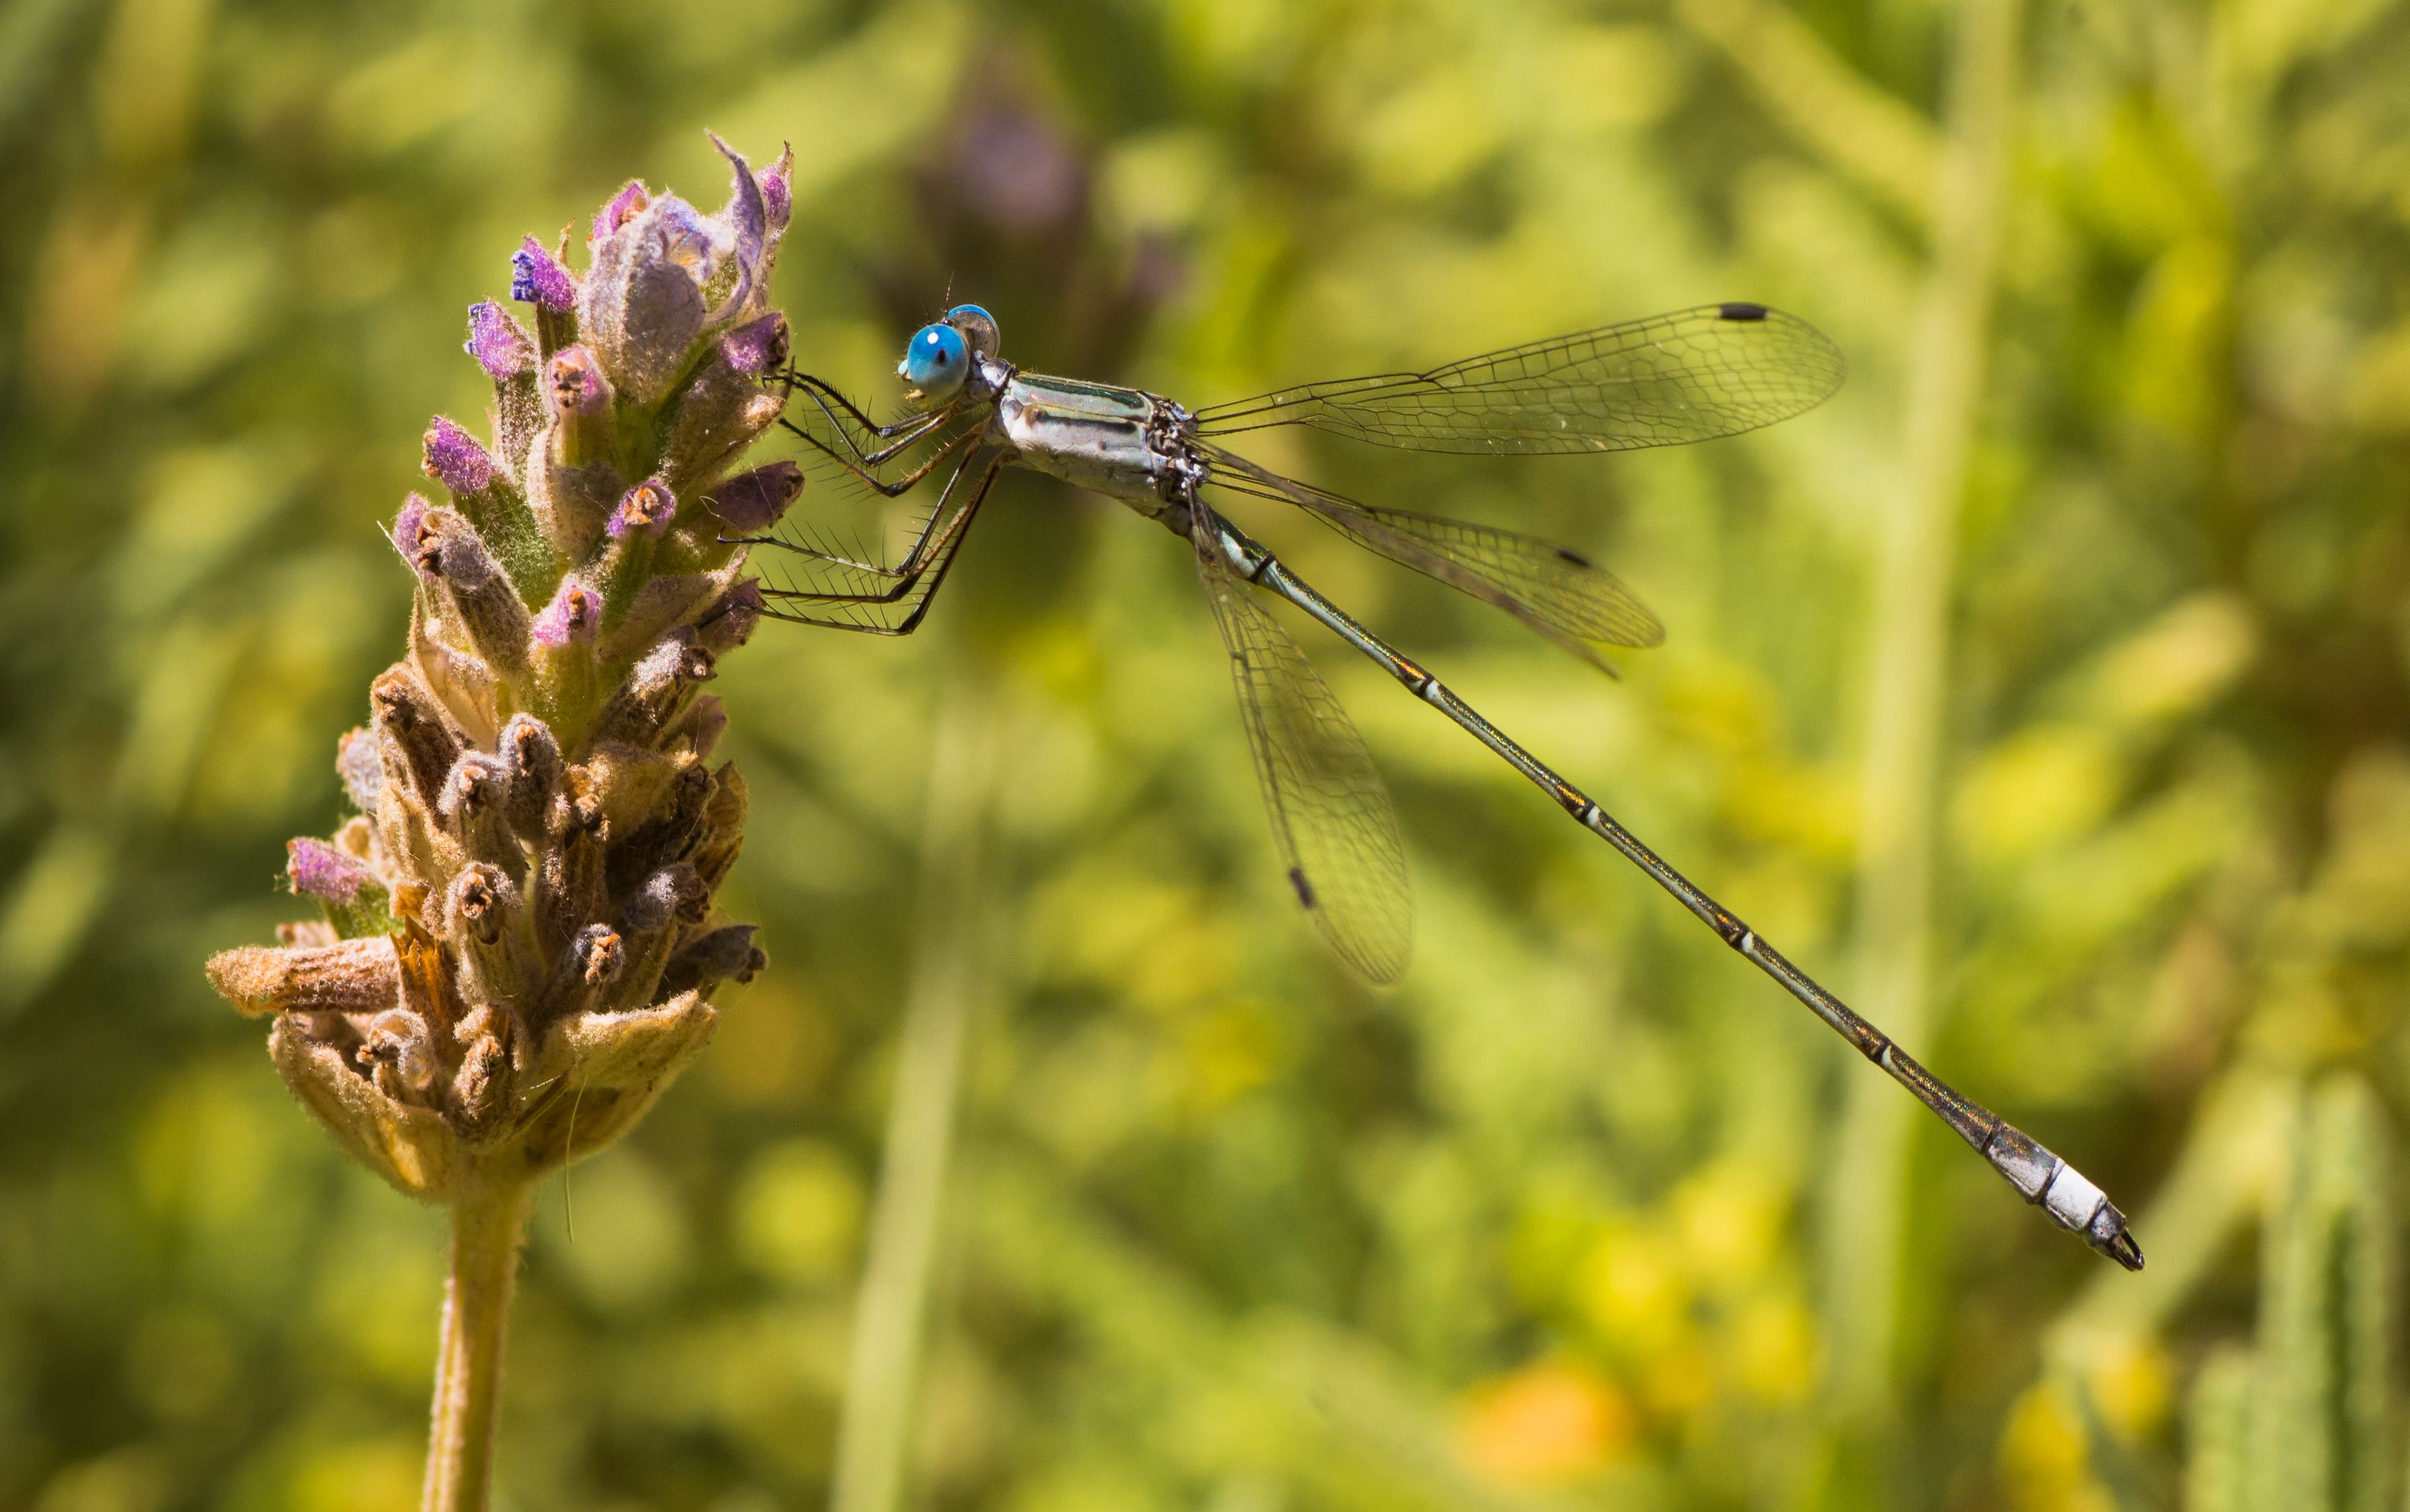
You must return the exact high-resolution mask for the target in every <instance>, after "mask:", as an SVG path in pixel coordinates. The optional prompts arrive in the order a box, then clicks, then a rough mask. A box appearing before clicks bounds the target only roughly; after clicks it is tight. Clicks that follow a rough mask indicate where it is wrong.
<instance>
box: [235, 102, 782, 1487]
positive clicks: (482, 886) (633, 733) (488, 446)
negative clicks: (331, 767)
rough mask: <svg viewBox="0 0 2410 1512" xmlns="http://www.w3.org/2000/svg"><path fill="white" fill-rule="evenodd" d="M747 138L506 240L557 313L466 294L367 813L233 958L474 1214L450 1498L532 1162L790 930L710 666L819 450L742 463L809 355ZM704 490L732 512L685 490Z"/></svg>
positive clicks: (410, 1157) (326, 1106) (496, 1378)
mask: <svg viewBox="0 0 2410 1512" xmlns="http://www.w3.org/2000/svg"><path fill="white" fill-rule="evenodd" d="M723 151H725V149H723ZM728 155H729V158H730V161H731V162H732V163H733V165H735V169H736V176H737V190H736V194H735V196H733V200H732V202H731V204H730V207H729V209H728V210H726V211H722V212H721V213H720V214H719V215H704V213H702V212H701V211H697V210H696V209H695V208H694V207H693V206H692V205H691V204H689V203H688V202H686V201H685V200H682V199H679V198H678V197H676V196H672V195H661V196H655V195H652V194H649V193H647V192H646V189H645V188H644V186H643V185H642V184H641V183H634V182H632V183H630V184H629V186H628V187H627V188H626V189H624V190H622V191H620V192H619V194H617V196H614V197H613V199H612V200H611V202H610V203H609V204H608V205H605V206H604V207H603V208H602V211H601V213H599V214H598V215H596V216H595V218H594V232H595V240H594V241H593V243H592V244H591V247H590V249H589V252H588V260H589V261H588V267H586V268H584V269H580V270H577V271H574V272H573V270H572V269H569V268H567V267H564V266H563V265H562V263H561V261H560V260H559V259H558V258H556V257H554V256H552V255H550V254H546V253H545V251H544V248H543V247H542V246H540V245H539V244H537V243H536V242H535V241H534V240H532V239H530V240H528V241H527V242H526V243H525V244H524V245H522V246H521V247H520V249H519V251H518V252H517V254H515V256H513V257H512V259H511V291H510V292H511V296H512V298H515V299H517V300H519V301H521V302H522V304H523V305H526V306H530V307H532V311H533V313H532V314H530V313H529V311H528V309H524V308H523V309H520V310H517V311H516V312H514V311H513V310H512V309H510V308H509V307H507V306H506V305H505V304H503V303H501V302H499V301H485V302H481V303H479V304H477V305H475V306H473V307H472V310H471V312H470V317H469V334H468V343H467V349H468V353H469V355H470V356H472V357H473V358H475V359H476V362H477V364H478V366H479V367H480V368H481V369H483V370H484V371H485V373H486V376H487V377H489V378H491V379H492V380H493V384H494V395H495V398H494V414H495V416H496V418H495V423H494V437H493V439H492V440H490V441H489V440H487V439H486V437H483V436H480V435H474V434H472V433H471V431H470V430H469V429H467V428H466V427H464V426H462V425H460V424H457V423H456V422H455V421H453V420H451V419H448V418H444V417H442V416H438V417H437V418H436V419H435V420H434V421H433V422H432V423H431V424H430V425H429V426H428V429H427V431H426V433H425V435H424V437H423V438H422V447H423V451H422V458H421V461H422V466H423V467H424V469H425V471H426V472H427V474H428V476H429V477H432V478H434V479H436V480H437V481H439V482H440V483H442V484H443V487H445V488H447V489H449V490H450V493H451V502H450V504H449V506H443V505H439V504H437V503H434V502H429V500H428V499H427V498H424V497H421V496H420V495H417V494H412V495H410V496H409V497H408V498H407V499H405V500H404V501H403V502H402V504H401V507H400V509H399V513H398V514H397V515H396V516H395V517H394V519H393V522H392V527H391V529H392V537H391V538H392V542H393V545H394V546H395V548H396V549H397V550H398V551H399V553H400V555H401V557H402V560H404V561H405V562H407V563H408V564H409V566H410V568H411V569H412V581H411V586H412V594H413V608H412V612H411V615H410V623H409V629H408V632H407V635H406V637H405V638H404V640H403V643H402V644H403V647H404V649H403V654H402V657H401V660H399V661H397V662H396V663H394V664H393V665H392V666H391V667H388V668H387V669H386V670H385V672H384V673H382V674H381V675H379V676H378V677H377V678H376V679H375V681H374V682H373V683H372V684H371V685H370V689H369V698H368V705H369V722H368V725H367V727H366V728H364V729H360V730H355V731H353V732H351V733H350V734H347V735H345V736H344V737H343V738H342V741H341V746H340V755H339V759H338V769H339V771H340V773H341V777H342V780H343V790H344V792H346V793H347V794H348V795H349V797H350V799H351V801H352V803H353V805H354V806H355V807H357V808H358V809H359V810H360V812H359V813H358V814H356V815H355V816H354V817H352V818H350V819H348V820H347V821H344V823H343V824H342V825H341V827H340V828H339V829H338V830H337V831H336V833H335V835H334V836H332V837H331V838H317V837H312V836H302V837H299V838H297V839H295V840H294V841H293V842H292V844H291V846H290V847H289V849H288V850H287V853H286V859H285V868H286V874H287V877H288V879H289V880H290V881H291V884H292V888H293V891H294V893H295V894H298V896H300V897H303V898H307V899H310V900H312V903H313V904H314V905H315V906H316V907H317V909H318V910H319V911H320V913H321V914H322V917H319V918H315V919H310V920H306V921H303V922H300V923H293V924H288V925H286V926H284V927H283V928H282V929H280V930H279V931H278V937H277V938H278V939H279V941H280V943H278V944H274V945H259V946H244V947H240V948H237V949H234V950H229V951H225V952H220V953H219V954H218V955H217V956H215V957H214V958H213V959H212V960H211V962H210V964H209V967H208V973H209V978H210V981H211V984H212V985H214V986H215V987H216V988H217V990H218V991H219V992H220V993H221V994H222V995H223V996H225V997H226V998H227V999H228V1000H229V1001H230V1002H232V1003H233V1004H234V1005H235V1006H236V1007H237V1008H238V1009H239V1010H241V1011H242V1012H245V1013H250V1014H254V1015H260V1016H265V1017H267V1018H269V1019H270V1020H271V1021H272V1023H273V1025H274V1026H273V1028H272V1029H271V1030H270V1031H269V1037H268V1049H269V1056H270V1058H271V1059H272V1060H273V1061H274V1063H275V1066H276V1069H277V1072H278V1074H279V1075H280V1076H282V1077H283V1080H284V1083H285V1084H286V1085H287V1086H288V1087H289V1088H290V1089H291V1090H292V1092H293V1094H294V1096H295V1098H297V1099H298V1101H299V1102H300V1103H301V1105H302V1107H303V1108H304V1109H305V1110H306V1111H307V1112H309V1113H310V1115H311V1116H312V1118H314V1119H315V1120H317V1122H318V1123H319V1124H320V1125H322V1126H323V1127H325V1128H326V1130H327V1133H328V1134H329V1135H330V1136H332V1137H333V1139H334V1140H335V1141H336V1142H337V1143H338V1144H339V1145H340V1146H341V1148H342V1149H343V1150H344V1151H345V1152H346V1153H347V1154H349V1155H350V1156H353V1157H354V1158H355V1159H357V1160H359V1161H360V1162H361V1163H362V1164H364V1165H366V1166H368V1167H369V1168H370V1170H375V1171H376V1172H377V1173H378V1174H380V1175H382V1176H384V1177H385V1179H386V1180H387V1181H389V1182H391V1183H392V1184H393V1185H395V1186H397V1187H399V1188H400V1189H401V1190H402V1191H404V1192H406V1193H408V1194H410V1195H412V1196H414V1197H417V1198H420V1199H426V1200H428V1201H431V1202H440V1203H443V1204H445V1205H447V1206H449V1207H450V1208H451V1210H452V1223H453V1243H452V1249H451V1255H452V1265H453V1275H452V1284H451V1289H450V1291H449V1292H448V1293H447V1298H448V1304H447V1306H446V1308H445V1311H444V1314H443V1328H444V1336H443V1345H442V1354H441V1358H442V1359H443V1360H444V1361H445V1364H444V1366H443V1372H442V1374H441V1377H440V1379H439V1381H438V1385H437V1395H436V1403H435V1411H434V1414H433V1441H432V1443H431V1445H430V1447H429V1451H428V1482H427V1490H426V1495H425V1498H424V1501H423V1504H422V1505H425V1506H427V1507H429V1508H435V1509H438V1512H463V1509H466V1508H470V1507H482V1506H486V1505H490V1502H489V1499H488V1497H487V1495H486V1478H487V1475H488V1471H489V1467H490V1465H491V1461H492V1440H491V1434H492V1431H493V1424H494V1422H495V1421H496V1417H495V1414H494V1413H493V1412H492V1411H491V1410H490V1409H491V1407H492V1404H493V1403H494V1401H495V1398H496V1393H497V1392H498V1391H499V1389H500V1375H499V1369H500V1367H499V1363H498V1362H499V1359H500V1355H501V1338H502V1333H503V1330H504V1324H505V1309H506V1307H507V1300H508V1297H509V1293H510V1287H511V1277H512V1274H513V1272H514V1269H515V1264H516V1256H517V1246H518V1240H519V1236H520V1233H521V1231H522V1229H523V1228H524V1225H525V1223H526V1219H527V1213H528V1204H529V1200H530V1192H531V1191H532V1190H533V1187H534V1184H535V1183H536V1182H537V1181H538V1180H539V1179H541V1178H542V1177H543V1176H544V1175H545V1174H546V1173H547V1172H549V1171H553V1170H559V1169H560V1168H561V1167H562V1166H564V1165H567V1164H568V1163H570V1162H571V1161H573V1160H577V1159H580V1158H583V1157H584V1156H588V1155H590V1154H592V1153H594V1152H595V1151H597V1150H600V1149H602V1148H603V1147H604V1146H606V1145H608V1144H610V1143H611V1142H612V1141H615V1140H617V1139H618V1138H619V1137H620V1136H621V1135H622V1134H624V1133H625V1132H627V1130H628V1129H629V1128H630V1127H632V1126H633V1125H634V1124H635V1123H636V1121H637V1120H638V1119H640V1118H641V1117H642V1116H643V1115H644V1113H645V1112H646V1109H647V1108H648V1107H650V1106H651V1104H652V1102H653V1100H654V1099H655V1098H658V1097H660V1096H661V1094H662V1092H663V1090H664V1089H665V1088H667V1087H668V1086H669V1085H670V1084H671V1083H673V1082H674V1081H675V1079H676V1076H677V1074H678V1072H679V1071H680V1070H681V1069H683V1068H684V1067H685V1066H686V1064H687V1063H688V1062H689V1061H690V1060H691V1059H692V1058H693V1057H694V1056H695V1055H696V1054H698V1053H699V1052H700V1051H701V1050H702V1048H703V1045H704V1041H706V1040H707V1039H710V1037H711V1033H712V1029H713V1027H714V1025H716V1024H717V1023H718V1021H719V1009H718V1008H716V1007H715V1006H714V1005H713V1003H712V1000H711V999H712V994H713V992H714V991H715V990H716V989H718V988H719V985H720V983H721V982H723V981H736V980H742V979H743V978H744V977H746V976H748V975H749V974H750V973H752V972H754V971H757V970H759V969H761V967H762V964H763V960H764V957H763V955H762V952H761V950H760V948H759V947H758V946H756V945H755V944H754V943H753V938H752V933H751V930H750V927H749V926H748V925H745V924H741V923H734V922H733V921H730V920H728V919H725V918H723V917H720V916H719V915H718V914H717V913H716V912H715V911H714V907H713V899H714V894H717V893H718V892H719V888H720V886H721V885H722V883H723V882H724V881H725V880H726V879H727V877H728V874H729V868H730V867H731V866H732V865H733V863H734V861H735V858H736V856H737V854H738V852H739V850H741V848H742V844H743V839H744V828H745V816H746V809H747V802H746V796H745V782H744V778H742V777H741V776H739V775H738V773H737V770H736V768H735V766H734V765H733V763H722V764H720V765H718V766H714V765H711V764H710V763H707V762H706V761H705V759H704V758H705V757H706V756H707V755H708V753H709V752H710V750H711V748H712V747H713V745H714V744H715V743H716V742H717V741H718V738H719V733H720V731H721V729H722V727H723V726H724V725H725V724H726V722H727V719H728V712H727V710H726V708H725V707H724V706H723V705H721V704H720V702H719V700H718V699H716V698H712V697H710V696H709V695H707V694H705V693H704V692H703V691H701V687H700V685H701V684H703V683H704V682H705V681H707V680H708V679H709V678H710V677H711V676H713V675H714V673H715V671H716V670H717V667H718V663H719V658H721V657H723V656H726V655H730V654H733V653H734V652H735V651H737V649H738V648H739V647H741V646H742V645H743V644H744V642H745V640H746V638H747V636H748V633H749V632H750V631H751V629H752V627H753V625H754V623H755V622H756V621H757V620H758V619H759V618H760V617H761V615H762V612H763V602H762V597H761V596H760V594H759V592H758V590H757V589H754V588H753V587H752V586H751V585H750V584H749V583H748V581H746V578H745V572H744V557H745V552H746V550H747V546H746V545H745V544H744V543H742V542H740V541H735V540H732V539H728V538H726V536H725V534H724V532H723V531H721V530H720V529H719V524H720V522H721V521H724V520H725V519H726V518H727V516H728V514H729V512H732V511H733V513H734V514H735V515H736V516H738V517H740V518H748V519H760V520H762V522H764V523H767V522H768V521H771V520H774V519H775V518H776V517H777V513H778V512H779V511H780V510H783V509H784V508H785V507H786V506H787V504H788V502H790V501H791V500H792V498H793V497H794V494H795V491H796V489H797V488H799V487H801V485H802V481H803V479H802V472H801V470H800V469H798V468H797V467H796V466H795V465H794V464H793V463H792V462H779V463H773V464H770V465H769V466H767V467H764V468H762V469H759V470H756V471H753V472H747V471H745V469H746V466H747V461H746V458H745V453H746V451H747V448H748V444H749V443H750V441H751V440H752V439H753V438H754V437H755V436H756V435H757V434H759V432H760V430H761V429H762V427H764V426H766V425H768V424H769V423H770V422H771V421H772V420H773V419H775V418H776V415H777V406H778V404H779V402H780V394H779V391H778V390H777V388H776V387H771V386H764V385H763V383H762V379H763V378H765V377H767V376H768V375H769V374H770V373H772V372H774V371H777V369H778V368H779V367H781V366H783V362H784V357H785V344H786V341H787V327H786V324H785V322H784V320H783V319H782V318H781V317H779V316H778V315H777V313H774V312H772V311H771V310H769V309H768V308H767V295H768V290H769V284H768V279H767V273H768V270H769V269H770V266H771V261H772V258H773V257H774V256H775V254H776V252H777V242H778V240H779V236H780V233H781V232H782V231H783V229H784V226H785V219H786V211H787V209H788V194H787V185H786V184H785V183H784V182H781V183H780V184H779V186H778V187H777V188H776V189H765V188H763V187H762V185H761V184H760V183H759V182H757V181H755V180H754V179H753V178H752V176H751V174H750V173H749V171H748V170H747V169H746V168H745V167H744V159H743V158H741V157H739V156H737V155H736V154H735V153H733V152H732V153H729V154H728ZM774 198H775V199H776V201H777V208H776V209H775V210H774V208H773V199H774ZM706 290H708V291H709V292H708V293H706ZM714 305H717V306H719V308H718V309H714V308H713V306H714ZM530 327H531V328H530ZM429 339H430V340H432V339H434V338H433V336H432V335H430V338H429ZM449 339H451V340H457V337H454V338H449ZM704 498H713V499H714V500H715V503H714V508H715V509H717V510H718V511H719V512H720V513H719V519H717V520H716V519H715V518H714V516H713V514H712V513H710V512H707V511H705V510H703V509H693V508H683V509H682V508H681V504H682V502H684V501H685V500H690V499H704ZM537 606H541V607H537ZM564 1088H575V1089H576V1095H575V1096H564V1095H562V1090H561V1089H564Z"/></svg>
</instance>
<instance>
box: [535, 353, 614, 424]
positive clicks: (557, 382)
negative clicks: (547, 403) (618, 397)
mask: <svg viewBox="0 0 2410 1512" xmlns="http://www.w3.org/2000/svg"><path fill="white" fill-rule="evenodd" d="M550 387H551V393H552V408H553V412H554V413H555V414H600V413H601V412H602V407H603V406H604V405H606V404H609V403H610V402H611V380H610V379H608V378H605V377H603V376H602V364H601V363H599V362H597V361H595V360H594V354H593V353H591V352H589V351H588V350H587V349H586V348H584V347H582V346H564V347H562V348H561V349H560V350H559V351H558V352H555V353H554V354H553V355H552V383H551V385H550Z"/></svg>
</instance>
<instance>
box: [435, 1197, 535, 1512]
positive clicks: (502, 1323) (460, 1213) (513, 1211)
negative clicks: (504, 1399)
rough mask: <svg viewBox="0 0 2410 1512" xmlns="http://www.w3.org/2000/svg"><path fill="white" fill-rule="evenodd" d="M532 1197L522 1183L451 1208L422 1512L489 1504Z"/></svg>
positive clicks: (456, 1511) (470, 1511)
mask: <svg viewBox="0 0 2410 1512" xmlns="http://www.w3.org/2000/svg"><path fill="white" fill-rule="evenodd" d="M532 1191H533V1188H532V1187H530V1186H529V1185H526V1184H525V1183H512V1184H510V1185H504V1186H497V1187H489V1188H486V1189H485V1190H482V1191H480V1192H478V1193H476V1194H475V1195H473V1196H472V1197H469V1198H467V1199H463V1200H462V1201H461V1202H459V1203H458V1204H457V1206H455V1207H454V1208H453V1209H452V1253H451V1258H450V1263H451V1274H450V1275H449V1276H448V1277H447V1278H446V1280H445V1282H444V1285H443V1342H442V1344H441V1345H440V1346H439V1348H438V1350H437V1353H436V1357H435V1406H434V1411H433V1415H432V1416H433V1421H432V1424H431V1426H430V1428H429V1431H428V1440H427V1487H426V1490H425V1491H424V1492H422V1493H421V1495H420V1499H419V1506H420V1509H421V1512H485V1508H486V1506H487V1505H490V1503H491V1502H492V1499H493V1487H492V1482H493V1474H494V1420H495V1418H496V1417H497V1415H498V1411H497V1410H498V1408H499V1406H500V1404H501V1391H502V1341H503V1338H504V1335H505V1334H506V1333H507V1332H508V1331H509V1328H510V1310H511V1284H512V1281H513V1280H514V1278H515V1276H516V1275H517V1272H518V1262H519V1241H520V1240H521V1238H523V1237H524V1236H525V1235H526V1233H527V1219H528V1207H529V1199H530V1195H531V1194H532Z"/></svg>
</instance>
